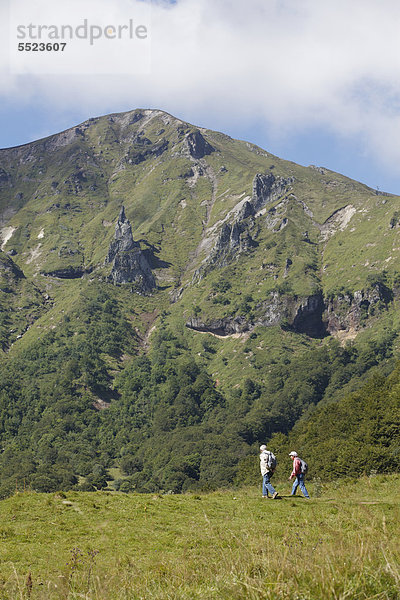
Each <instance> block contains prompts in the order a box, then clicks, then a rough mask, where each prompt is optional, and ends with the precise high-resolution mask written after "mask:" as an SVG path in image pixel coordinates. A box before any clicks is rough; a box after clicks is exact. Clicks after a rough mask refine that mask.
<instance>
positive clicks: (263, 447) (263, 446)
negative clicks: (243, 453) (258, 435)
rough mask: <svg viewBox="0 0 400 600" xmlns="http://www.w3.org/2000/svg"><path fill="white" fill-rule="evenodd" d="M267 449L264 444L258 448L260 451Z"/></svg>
mask: <svg viewBox="0 0 400 600" xmlns="http://www.w3.org/2000/svg"><path fill="white" fill-rule="evenodd" d="M266 449H267V446H266V445H265V444H263V445H262V446H260V450H261V452H264V450H266Z"/></svg>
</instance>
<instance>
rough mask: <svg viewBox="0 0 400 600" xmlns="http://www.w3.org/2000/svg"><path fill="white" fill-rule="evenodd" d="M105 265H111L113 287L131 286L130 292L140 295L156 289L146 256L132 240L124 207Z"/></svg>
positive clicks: (110, 279)
mask: <svg viewBox="0 0 400 600" xmlns="http://www.w3.org/2000/svg"><path fill="white" fill-rule="evenodd" d="M105 263H106V264H109V263H111V264H112V269H111V273H110V275H109V281H111V282H112V283H113V284H114V285H120V284H128V283H129V284H133V286H132V291H134V292H136V293H138V294H142V295H147V294H149V293H151V292H152V290H154V289H155V287H156V282H155V279H154V276H153V273H152V272H151V268H150V265H149V263H148V261H147V258H146V255H145V253H144V252H143V251H142V250H141V249H140V244H139V243H138V242H135V241H134V239H133V235H132V228H131V224H130V222H129V221H128V219H127V218H126V215H125V210H124V207H122V208H121V211H120V213H119V217H118V221H117V224H116V226H115V239H114V240H113V241H112V242H111V244H110V248H109V250H108V254H107V257H106V260H105Z"/></svg>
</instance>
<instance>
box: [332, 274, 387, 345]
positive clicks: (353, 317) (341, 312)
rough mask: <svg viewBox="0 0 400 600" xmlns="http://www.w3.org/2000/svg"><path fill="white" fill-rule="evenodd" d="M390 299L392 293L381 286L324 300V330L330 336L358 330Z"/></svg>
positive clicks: (383, 308) (377, 285)
mask: <svg viewBox="0 0 400 600" xmlns="http://www.w3.org/2000/svg"><path fill="white" fill-rule="evenodd" d="M392 299H393V292H392V291H391V290H389V289H388V288H387V287H386V286H384V285H382V284H376V285H375V286H373V287H372V289H369V290H358V291H356V292H354V294H339V295H338V296H336V297H334V298H329V299H326V301H325V309H324V315H323V316H324V321H325V324H326V330H327V332H328V333H331V334H335V333H337V332H339V331H349V330H358V329H359V328H360V327H361V326H362V324H363V322H364V321H365V320H366V319H368V318H369V317H372V316H374V315H376V314H377V313H378V312H380V311H382V310H385V309H386V308H387V306H388V304H389V302H391V300H392Z"/></svg>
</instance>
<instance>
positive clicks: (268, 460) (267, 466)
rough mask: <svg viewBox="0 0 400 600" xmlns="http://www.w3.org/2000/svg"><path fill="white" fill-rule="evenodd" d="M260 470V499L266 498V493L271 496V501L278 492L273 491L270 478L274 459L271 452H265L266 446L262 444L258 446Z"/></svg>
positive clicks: (273, 467) (274, 464) (274, 465)
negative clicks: (261, 480) (261, 479)
mask: <svg viewBox="0 0 400 600" xmlns="http://www.w3.org/2000/svg"><path fill="white" fill-rule="evenodd" d="M260 452H261V454H260V468H261V475H262V478H263V482H262V497H263V498H268V492H269V493H270V494H271V496H272V499H273V500H275V498H276V497H277V495H278V492H276V491H275V488H274V486H273V485H272V484H271V481H270V480H271V477H272V475H273V474H274V471H275V468H276V458H275V456H274V454H273V453H272V452H269V450H267V446H266V445H265V444H263V445H262V446H260Z"/></svg>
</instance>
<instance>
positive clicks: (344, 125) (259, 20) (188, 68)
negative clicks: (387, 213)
mask: <svg viewBox="0 0 400 600" xmlns="http://www.w3.org/2000/svg"><path fill="white" fill-rule="evenodd" d="M86 3H87V5H88V6H89V4H92V0H83V1H80V2H75V1H72V2H69V3H68V13H69V15H70V18H71V19H73V18H74V19H75V20H76V21H78V20H79V19H81V18H83V17H84V16H85V4H86ZM52 4H53V5H56V4H57V0H52ZM61 4H62V5H64V7H65V3H61ZM140 4H142V5H143V3H140ZM95 5H96V11H97V14H98V15H102V14H103V15H109V13H110V2H109V0H98V1H97V2H96V3H95ZM136 5H137V3H136V2H135V0H113V3H112V15H113V19H114V21H115V22H123V20H124V19H125V20H126V19H128V18H129V16H130V14H131V13H132V12H134V8H135V6H136ZM151 12H152V18H151V24H150V27H149V36H150V38H149V39H150V44H151V68H150V71H149V72H148V73H146V72H145V73H139V72H138V71H139V70H138V69H137V65H135V64H134V61H132V56H130V54H129V52H126V53H124V54H123V55H121V54H120V55H117V56H116V57H115V60H116V61H118V68H119V71H122V72H124V75H121V74H114V75H113V74H110V73H109V72H105V73H102V70H101V68H99V69H98V71H99V72H97V73H96V74H86V75H85V74H80V75H79V74H76V73H78V72H79V66H80V65H79V56H78V57H77V58H76V57H75V58H73V59H71V60H72V63H71V64H70V74H69V75H65V74H64V75H62V76H61V75H57V74H54V73H53V74H48V75H46V74H35V73H34V72H33V73H31V74H29V75H21V74H15V73H14V74H13V73H12V72H11V73H10V72H7V71H8V62H7V54H6V53H4V52H3V53H2V56H3V58H2V59H1V61H2V69H1V71H2V74H1V79H0V84H1V96H2V97H3V99H10V98H13V99H14V100H15V102H18V101H21V102H29V100H30V99H32V98H38V97H42V98H43V99H45V100H46V101H51V102H52V104H53V106H54V107H56V108H58V109H60V110H63V109H67V108H68V109H69V110H70V109H71V107H72V106H74V105H79V106H82V105H87V106H88V109H90V111H91V112H92V113H102V112H107V111H108V110H110V108H111V107H112V106H113V105H117V104H118V105H120V104H121V102H126V103H127V105H129V106H130V107H132V108H134V107H136V106H151V107H158V108H163V109H165V110H169V111H170V112H173V113H175V114H177V115H184V116H186V118H189V116H190V117H191V118H195V119H196V120H197V122H199V121H200V120H203V121H206V120H207V118H209V117H210V115H215V116H218V118H219V119H220V120H221V121H222V122H226V123H227V124H228V123H229V122H232V121H235V120H238V119H244V120H246V119H247V120H249V121H254V120H255V119H257V120H258V121H259V123H260V126H265V127H266V128H268V129H269V130H270V131H271V132H274V133H275V135H277V136H282V135H283V136H284V135H290V132H292V131H293V130H296V131H302V130H305V129H307V128H318V127H323V128H325V129H327V130H329V131H331V132H332V133H334V134H335V135H337V136H344V137H347V136H349V137H357V138H359V139H362V141H363V144H364V146H365V152H367V153H369V154H370V155H371V156H374V157H375V158H378V159H379V160H380V161H382V163H383V164H385V165H386V167H387V168H388V169H394V168H395V167H396V168H397V164H398V161H399V160H400V145H399V144H398V141H397V140H398V138H399V136H400V102H399V100H400V79H399V72H400V51H399V50H400V49H399V46H400V42H399V41H398V40H399V32H400V4H399V3H398V2H397V0H380V2H379V3H378V2H376V0H352V1H351V2H349V1H348V0H335V1H333V0H326V1H324V2H321V1H320V0H301V1H299V0H247V1H246V2H242V1H241V0H218V1H217V2H216V1H215V0H177V2H174V3H171V2H167V1H163V0H160V1H155V2H152V3H151ZM41 18H42V19H44V18H45V13H43V12H42V14H41ZM3 22H4V19H3ZM5 22H7V20H6V21H5ZM8 34H9V38H10V43H11V44H13V43H14V42H13V39H12V35H13V33H12V32H10V31H9V32H8ZM106 48H107V45H106V44H103V45H101V46H99V47H98V61H99V65H101V64H102V60H103V61H104V60H105V57H104V56H102V52H106V50H105V49H106ZM108 48H111V46H110V45H109V46H108ZM73 61H75V63H74V62H73ZM188 107H190V108H188Z"/></svg>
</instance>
